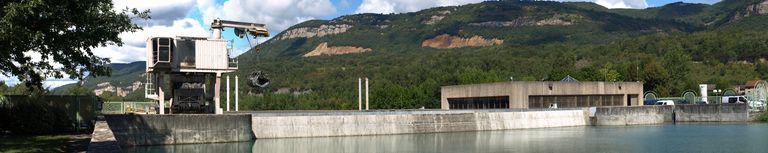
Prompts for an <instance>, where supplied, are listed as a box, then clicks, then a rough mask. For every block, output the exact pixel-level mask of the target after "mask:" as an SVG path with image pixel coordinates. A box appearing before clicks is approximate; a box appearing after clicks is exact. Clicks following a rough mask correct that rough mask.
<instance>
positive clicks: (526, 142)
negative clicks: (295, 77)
mask: <svg viewBox="0 0 768 153" xmlns="http://www.w3.org/2000/svg"><path fill="white" fill-rule="evenodd" d="M767 140H768V124H677V125H675V124H667V125H653V126H603V127H591V126H586V127H567V128H546V129H525V130H506V131H484V132H455V133H431V134H404V135H380V136H354V137H323V138H290V139H258V140H255V141H254V142H245V143H223V144H195V145H169V146H149V147H138V148H126V150H125V151H126V152H184V153H189V152H253V153H262V152H264V153H267V152H269V153H272V152H291V153H323V152H333V153H358V152H375V153H390V152H391V153H409V152H414V153H433V152H434V153H437V152H441V153H442V152H456V153H466V152H484V153H495V152H762V151H765V150H768V145H763V143H764V142H766V141H767Z"/></svg>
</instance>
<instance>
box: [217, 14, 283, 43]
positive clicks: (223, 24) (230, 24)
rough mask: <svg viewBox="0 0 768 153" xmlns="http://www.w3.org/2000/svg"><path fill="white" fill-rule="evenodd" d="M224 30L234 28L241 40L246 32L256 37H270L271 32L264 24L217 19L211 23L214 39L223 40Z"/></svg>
mask: <svg viewBox="0 0 768 153" xmlns="http://www.w3.org/2000/svg"><path fill="white" fill-rule="evenodd" d="M224 28H234V29H235V35H237V36H238V37H240V38H242V37H244V36H245V32H247V33H248V34H251V35H253V36H254V37H269V31H267V26H266V25H264V24H260V23H249V22H238V21H228V20H220V19H215V20H213V22H212V23H211V29H213V36H214V39H221V30H222V29H224Z"/></svg>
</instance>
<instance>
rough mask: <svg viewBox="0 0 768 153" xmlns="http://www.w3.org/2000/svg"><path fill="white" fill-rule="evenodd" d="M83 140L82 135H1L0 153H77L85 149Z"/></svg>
mask: <svg viewBox="0 0 768 153" xmlns="http://www.w3.org/2000/svg"><path fill="white" fill-rule="evenodd" d="M85 139H86V138H84V137H82V135H40V136H23V135H2V136H0V152H3V153H14V152H25V153H28V152H46V153H47V152H79V151H84V150H85V149H86V148H87V142H88V140H85ZM83 141H85V142H86V144H85V146H83V144H82V142H83Z"/></svg>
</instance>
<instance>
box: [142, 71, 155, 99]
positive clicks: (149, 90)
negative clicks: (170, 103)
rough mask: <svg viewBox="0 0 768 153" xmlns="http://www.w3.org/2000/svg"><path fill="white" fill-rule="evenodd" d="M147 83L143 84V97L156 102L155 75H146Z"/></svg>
mask: <svg viewBox="0 0 768 153" xmlns="http://www.w3.org/2000/svg"><path fill="white" fill-rule="evenodd" d="M146 76H147V81H146V83H144V97H146V98H149V99H155V100H158V96H157V85H156V83H155V82H156V79H155V75H154V74H153V73H147V75H146Z"/></svg>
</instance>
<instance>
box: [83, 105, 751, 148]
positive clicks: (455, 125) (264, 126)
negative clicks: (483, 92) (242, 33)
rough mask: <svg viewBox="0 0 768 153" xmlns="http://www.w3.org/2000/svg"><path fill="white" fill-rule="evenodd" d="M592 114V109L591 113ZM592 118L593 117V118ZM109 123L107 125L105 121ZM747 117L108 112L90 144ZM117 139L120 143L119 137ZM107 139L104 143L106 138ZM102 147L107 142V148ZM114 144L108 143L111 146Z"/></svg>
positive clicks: (728, 111) (694, 110)
mask: <svg viewBox="0 0 768 153" xmlns="http://www.w3.org/2000/svg"><path fill="white" fill-rule="evenodd" d="M592 113H594V114H592ZM590 116H592V118H591V119H590ZM105 121H106V122H105ZM710 121H716V122H726V121H735V122H746V121H749V115H748V110H747V106H746V105H744V104H723V105H677V106H633V107H600V108H594V110H590V109H588V108H583V109H540V110H528V109H521V110H508V109H504V110H450V111H444V110H432V111H429V110H427V111H424V110H419V111H407V110H398V111H375V112H305V113H302V112H288V113H275V112H267V113H265V112H259V113H251V114H228V115H106V116H105V118H104V121H99V122H97V123H96V128H95V130H94V137H102V136H97V135H103V136H105V137H108V136H112V137H114V138H113V139H103V140H92V145H93V144H97V143H98V144H102V145H106V146H110V145H112V146H114V144H115V143H117V144H118V145H120V146H134V145H163V144H189V143H217V142H237V141H251V140H253V139H260V138H291V137H327V136H355V135H384V134H407V133H433V132H458V131H485V130H509V129H526V128H550V127H567V126H588V125H637V124H662V123H664V122H710ZM115 140H116V141H115ZM102 142H103V143H102ZM102 148H104V147H102ZM107 148H109V147H107Z"/></svg>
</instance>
